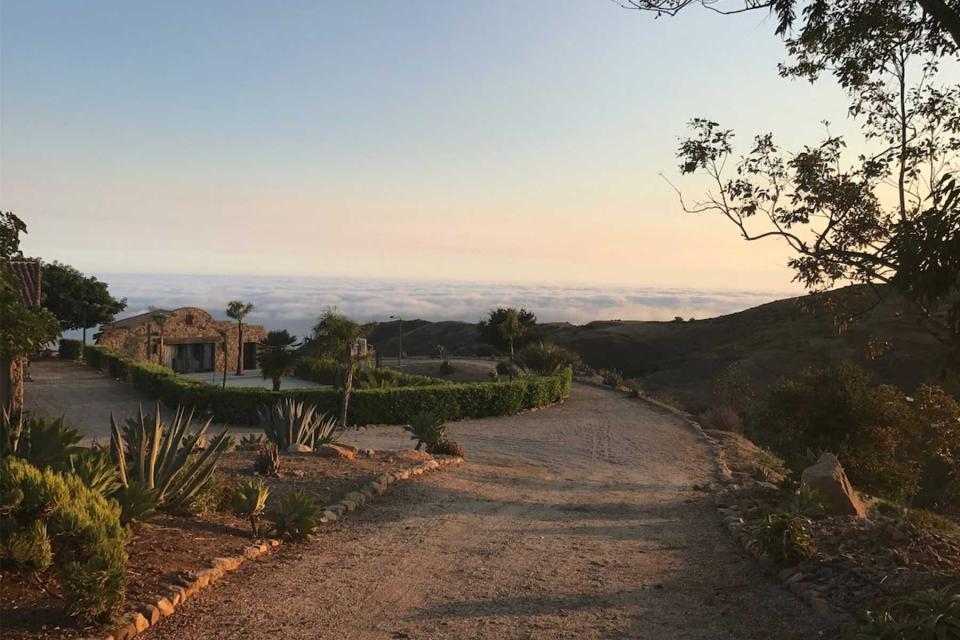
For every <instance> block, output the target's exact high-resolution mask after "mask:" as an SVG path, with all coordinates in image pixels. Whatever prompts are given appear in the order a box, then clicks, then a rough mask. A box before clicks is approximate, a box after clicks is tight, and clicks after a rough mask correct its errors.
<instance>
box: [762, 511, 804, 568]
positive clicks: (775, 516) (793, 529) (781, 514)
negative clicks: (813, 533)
mask: <svg viewBox="0 0 960 640" xmlns="http://www.w3.org/2000/svg"><path fill="white" fill-rule="evenodd" d="M806 525H807V519H806V518H805V517H804V516H801V515H799V514H796V513H789V512H786V511H772V512H769V513H766V514H764V515H763V517H762V518H761V519H760V522H759V523H758V524H757V526H756V527H755V528H754V529H753V531H752V532H751V536H752V538H753V543H754V544H755V545H757V546H758V547H759V548H760V550H761V551H762V552H763V554H764V555H765V556H767V558H769V559H770V561H771V562H773V563H774V564H788V565H793V564H797V563H799V562H802V561H803V560H808V559H809V558H812V557H813V556H815V555H816V553H817V548H816V546H815V545H814V543H813V538H811V537H810V534H809V533H808V532H807V527H806Z"/></svg>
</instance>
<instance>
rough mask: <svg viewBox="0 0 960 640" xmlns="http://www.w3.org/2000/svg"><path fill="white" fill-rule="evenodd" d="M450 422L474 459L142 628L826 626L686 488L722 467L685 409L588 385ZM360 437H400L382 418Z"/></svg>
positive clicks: (603, 634) (734, 629) (806, 630)
mask: <svg viewBox="0 0 960 640" xmlns="http://www.w3.org/2000/svg"><path fill="white" fill-rule="evenodd" d="M452 433H453V437H454V438H456V439H457V440H459V441H460V442H461V443H462V444H463V445H464V446H465V447H466V450H467V453H468V456H469V460H468V462H467V463H466V464H465V465H464V466H462V467H460V468H451V469H449V470H446V471H443V472H440V473H435V474H431V475H429V476H424V477H422V478H419V479H416V480H412V481H408V482H402V483H398V484H397V485H395V487H396V489H394V490H392V492H391V495H390V496H389V497H388V498H387V499H385V500H381V501H378V502H374V503H372V504H371V505H369V506H368V507H366V508H365V509H364V510H362V511H361V512H359V513H358V514H354V515H352V516H350V517H349V518H348V519H347V520H346V521H345V522H342V523H339V524H337V525H335V526H332V527H329V528H327V529H324V530H323V532H322V533H321V534H320V535H319V536H318V537H317V539H316V540H315V541H313V542H311V543H308V544H305V545H300V546H292V545H291V546H288V547H285V548H283V550H282V551H281V552H280V553H279V554H277V556H276V557H274V558H271V559H270V560H267V561H263V562H257V563H252V564H251V565H250V566H248V567H246V568H244V569H241V570H240V571H239V572H238V573H237V574H234V575H232V576H230V577H229V578H227V579H226V580H225V581H224V582H222V583H220V584H218V586H217V588H216V589H214V590H212V591H210V592H204V593H203V594H202V595H200V596H199V597H197V598H196V599H194V600H191V601H190V602H188V603H187V604H186V605H185V606H184V607H182V608H181V609H180V610H178V613H177V614H176V615H175V616H173V617H171V618H169V619H166V620H164V621H163V622H162V623H161V624H160V625H159V626H158V627H156V628H155V629H152V630H151V631H149V636H148V637H153V638H157V639H159V638H176V639H180V640H186V639H192V638H203V639H209V638H241V637H242V638H253V639H257V638H291V639H297V638H311V639H313V638H326V637H330V638H344V639H380V638H384V639H386V638H449V639H453V638H497V639H499V638H544V639H547V638H649V639H651V640H653V639H656V640H664V639H667V638H670V639H674V638H684V639H686V638H696V639H703V640H706V639H710V640H724V639H733V638H742V639H761V638H764V639H766V638H777V639H781V640H789V639H798V640H799V639H801V638H803V639H809V638H817V637H820V635H821V634H820V630H819V629H818V627H817V622H816V620H815V619H814V618H813V616H812V615H811V614H810V612H809V611H807V610H806V609H805V608H804V607H803V605H802V604H800V603H799V602H798V601H797V600H796V599H795V598H794V597H793V596H792V595H790V594H789V593H788V592H786V591H785V590H783V589H782V588H781V587H779V586H777V585H776V584H775V583H774V581H773V580H772V579H771V577H769V576H767V575H765V574H764V573H763V572H762V571H761V570H760V569H759V568H758V567H757V565H756V564H755V563H754V562H753V561H752V560H750V559H749V558H747V557H746V556H745V555H744V554H743V552H742V551H741V550H740V549H739V547H738V546H737V545H736V544H735V543H734V541H733V540H732V539H731V538H730V537H729V536H728V535H727V534H726V533H725V532H724V531H723V530H722V529H721V527H720V524H719V521H718V518H717V517H716V515H715V512H714V510H713V507H712V505H711V501H710V500H709V498H708V497H707V496H706V495H705V494H702V493H699V492H696V491H694V490H693V489H692V485H693V484H694V483H702V482H705V481H707V480H709V479H710V478H711V470H712V464H711V461H710V459H709V457H708V454H707V451H706V450H705V448H704V447H703V446H702V445H701V443H700V442H699V441H698V439H697V438H696V437H695V435H694V434H693V433H692V432H691V431H689V430H688V429H687V427H686V426H685V425H683V424H682V423H680V422H678V421H677V420H676V419H675V418H673V417H671V416H667V415H663V414H661V413H658V412H656V411H654V410H653V409H650V408H648V407H647V406H646V405H644V404H642V403H641V402H640V401H637V400H630V399H627V398H624V397H623V396H621V395H619V394H615V393H612V392H608V391H604V390H600V389H592V388H588V387H583V386H579V385H577V386H576V388H575V390H574V393H573V396H572V398H571V399H570V400H569V401H568V402H567V403H566V404H565V405H563V406H562V407H554V408H551V409H547V410H543V411H538V412H533V413H527V414H524V415H521V416H514V417H510V418H496V419H485V420H475V421H467V422H462V423H459V424H455V425H453V426H452ZM350 440H352V441H354V442H355V443H357V444H360V445H363V446H374V447H386V446H397V445H398V444H402V443H403V442H404V440H405V436H404V435H403V434H402V433H401V432H400V430H399V429H398V428H396V427H392V428H373V429H367V430H363V431H360V432H358V433H356V434H354V435H353V436H352V437H351V438H350Z"/></svg>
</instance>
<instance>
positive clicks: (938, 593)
mask: <svg viewBox="0 0 960 640" xmlns="http://www.w3.org/2000/svg"><path fill="white" fill-rule="evenodd" d="M850 640H960V587H957V586H953V587H947V588H944V589H929V590H926V591H918V592H916V593H911V594H908V595H905V596H900V597H899V598H896V599H895V600H894V601H893V602H892V603H891V604H890V605H889V606H887V607H885V608H883V609H880V610H878V611H870V612H868V613H867V615H866V620H865V622H864V623H863V625H862V626H861V627H860V628H859V629H858V630H857V631H855V632H854V633H853V634H851V635H850Z"/></svg>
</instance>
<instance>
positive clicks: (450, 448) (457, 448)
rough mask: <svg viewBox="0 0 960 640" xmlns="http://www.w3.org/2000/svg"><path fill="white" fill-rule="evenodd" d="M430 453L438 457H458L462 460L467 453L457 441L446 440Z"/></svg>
mask: <svg viewBox="0 0 960 640" xmlns="http://www.w3.org/2000/svg"><path fill="white" fill-rule="evenodd" d="M430 453H435V454H438V455H444V456H457V457H460V458H465V457H466V453H464V450H463V447H462V446H461V445H460V443H459V442H457V441H456V440H449V439H448V440H444V441H442V442H441V443H440V444H438V445H436V446H435V447H434V448H433V451H431V452H430Z"/></svg>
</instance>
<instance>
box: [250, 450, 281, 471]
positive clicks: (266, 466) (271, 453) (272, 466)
mask: <svg viewBox="0 0 960 640" xmlns="http://www.w3.org/2000/svg"><path fill="white" fill-rule="evenodd" d="M253 471H254V473H259V474H260V475H262V476H274V477H276V476H278V475H280V449H279V448H277V445H275V444H273V443H272V442H264V443H263V444H261V445H260V449H259V450H258V451H257V457H256V459H255V460H254V461H253Z"/></svg>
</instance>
